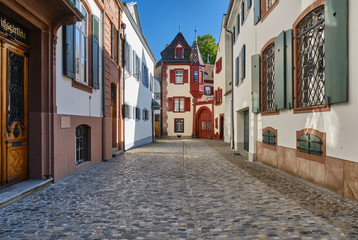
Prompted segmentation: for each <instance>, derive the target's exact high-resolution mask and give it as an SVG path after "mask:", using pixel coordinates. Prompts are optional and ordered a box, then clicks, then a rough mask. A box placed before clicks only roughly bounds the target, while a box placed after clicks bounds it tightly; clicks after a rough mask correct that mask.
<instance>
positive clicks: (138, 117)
mask: <svg viewBox="0 0 358 240" xmlns="http://www.w3.org/2000/svg"><path fill="white" fill-rule="evenodd" d="M135 116H136V119H137V120H140V119H141V111H140V108H139V107H136V109H135Z"/></svg>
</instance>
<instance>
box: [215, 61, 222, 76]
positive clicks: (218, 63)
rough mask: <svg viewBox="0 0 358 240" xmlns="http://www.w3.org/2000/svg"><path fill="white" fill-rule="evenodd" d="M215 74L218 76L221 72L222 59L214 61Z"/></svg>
mask: <svg viewBox="0 0 358 240" xmlns="http://www.w3.org/2000/svg"><path fill="white" fill-rule="evenodd" d="M215 70H216V71H215V72H216V74H219V73H220V72H221V70H222V57H220V58H219V60H217V61H216V69H215Z"/></svg>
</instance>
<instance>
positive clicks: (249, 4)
mask: <svg viewBox="0 0 358 240" xmlns="http://www.w3.org/2000/svg"><path fill="white" fill-rule="evenodd" d="M250 8H251V0H247V10H249V9H250Z"/></svg>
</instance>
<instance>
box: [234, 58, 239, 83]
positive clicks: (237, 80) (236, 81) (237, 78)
mask: <svg viewBox="0 0 358 240" xmlns="http://www.w3.org/2000/svg"><path fill="white" fill-rule="evenodd" d="M235 69H236V75H235V86H237V85H239V57H236V65H235Z"/></svg>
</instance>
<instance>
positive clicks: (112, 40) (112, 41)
mask: <svg viewBox="0 0 358 240" xmlns="http://www.w3.org/2000/svg"><path fill="white" fill-rule="evenodd" d="M111 58H112V59H114V25H113V24H111Z"/></svg>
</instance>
